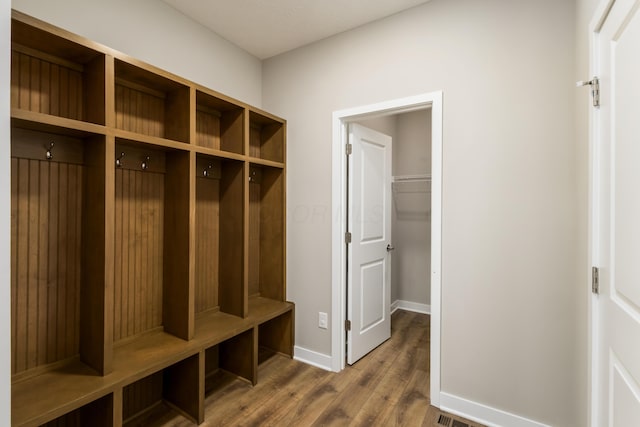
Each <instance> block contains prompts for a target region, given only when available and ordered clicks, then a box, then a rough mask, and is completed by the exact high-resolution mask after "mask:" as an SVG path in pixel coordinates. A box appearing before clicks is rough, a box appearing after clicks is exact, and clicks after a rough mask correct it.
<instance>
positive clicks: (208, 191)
mask: <svg viewBox="0 0 640 427" xmlns="http://www.w3.org/2000/svg"><path fill="white" fill-rule="evenodd" d="M196 198H197V201H196V254H195V255H196V301H195V310H196V314H198V313H201V312H203V311H207V310H214V309H217V308H218V286H219V282H218V278H219V275H218V272H219V265H220V264H219V249H220V227H219V223H220V180H219V179H211V178H204V177H198V178H196Z"/></svg>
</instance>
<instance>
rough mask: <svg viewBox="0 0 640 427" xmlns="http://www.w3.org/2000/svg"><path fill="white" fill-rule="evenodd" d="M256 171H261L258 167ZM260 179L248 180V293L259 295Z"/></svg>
mask: <svg viewBox="0 0 640 427" xmlns="http://www.w3.org/2000/svg"><path fill="white" fill-rule="evenodd" d="M258 171H260V172H261V170H260V169H258ZM260 182H261V181H256V180H252V181H250V182H249V295H250V296H253V295H260V230H261V227H260V211H261V209H260V208H261V200H262V197H261V196H262V195H261V191H260V189H261V187H260Z"/></svg>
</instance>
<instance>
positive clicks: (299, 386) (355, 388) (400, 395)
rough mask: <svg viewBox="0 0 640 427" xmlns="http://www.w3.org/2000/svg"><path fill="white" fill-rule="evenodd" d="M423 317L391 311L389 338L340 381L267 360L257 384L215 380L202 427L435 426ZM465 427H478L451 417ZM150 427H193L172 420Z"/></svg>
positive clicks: (164, 417) (329, 374)
mask: <svg viewBox="0 0 640 427" xmlns="http://www.w3.org/2000/svg"><path fill="white" fill-rule="evenodd" d="M428 354H429V316H427V315H423V314H417V313H411V312H406V311H401V310H398V311H396V312H395V313H394V314H393V316H392V334H391V338H390V339H389V340H388V341H386V342H385V343H383V344H382V345H381V346H379V347H378V348H376V349H375V350H374V351H372V352H371V353H369V354H368V355H367V356H365V357H364V358H363V359H361V360H360V361H358V362H357V363H356V364H355V365H353V366H348V367H347V368H346V369H345V370H343V371H342V372H340V373H334V372H327V371H324V370H322V369H319V368H315V367H312V366H310V365H306V364H304V363H301V362H297V361H295V360H292V359H289V358H285V357H280V356H274V357H272V358H270V359H268V360H267V361H265V362H264V363H262V364H261V365H260V367H259V372H258V375H259V381H258V383H257V384H256V385H255V386H253V387H251V386H250V385H249V384H247V383H246V382H244V381H242V380H238V379H233V378H231V377H229V376H224V375H221V376H219V377H218V378H217V379H218V382H217V383H215V384H210V386H211V388H210V389H209V392H208V394H207V396H206V399H205V421H204V423H203V424H201V426H204V427H209V426H293V425H295V426H363V427H365V426H366V427H368V426H378V425H379V426H387V425H391V426H424V427H442V426H439V425H438V424H437V421H438V416H439V414H441V412H440V411H439V410H437V409H436V408H434V407H432V406H430V405H429V394H428V391H429V374H428V372H429V359H428V357H426V358H425V357H423V355H428ZM447 415H448V416H450V417H451V418H452V419H455V420H459V421H462V422H465V423H466V424H468V425H469V426H470V427H483V426H482V425H480V424H479V423H475V422H471V421H469V420H465V419H462V418H460V417H457V416H453V415H450V414H447ZM153 425H154V426H178V427H181V426H192V425H193V424H192V423H191V422H190V421H188V420H187V419H185V418H183V417H182V416H180V415H179V414H177V413H175V412H169V413H165V414H164V415H162V416H161V417H159V418H158V419H156V420H154V423H153Z"/></svg>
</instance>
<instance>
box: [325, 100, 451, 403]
mask: <svg viewBox="0 0 640 427" xmlns="http://www.w3.org/2000/svg"><path fill="white" fill-rule="evenodd" d="M442 97H443V94H442V91H436V92H429V93H424V94H420V95H415V96H410V97H406V98H399V99H393V100H389V101H383V102H379V103H375V104H369V105H364V106H360V107H354V108H349V109H344V110H339V111H334V113H333V120H332V123H333V138H332V178H331V179H332V183H331V184H332V206H333V207H334V214H335V215H336V217H335V220H334V221H333V226H332V231H331V240H332V251H331V264H332V267H331V269H332V273H331V369H332V370H333V371H334V372H339V371H341V370H342V369H344V367H345V346H344V343H345V342H346V332H345V328H344V325H345V319H346V315H347V314H346V304H345V295H346V286H347V283H346V246H345V241H344V236H345V232H346V230H347V225H346V217H347V215H346V209H347V207H346V180H347V170H346V167H347V162H346V155H345V146H346V143H347V140H348V130H347V127H348V124H349V123H350V122H354V121H357V120H362V119H364V118H367V117H372V116H383V115H391V114H399V113H406V112H410V111H416V110H422V109H426V108H431V123H432V124H431V144H432V145H431V147H432V148H431V150H432V160H431V179H432V181H431V337H430V338H431V350H430V351H431V355H430V356H431V357H430V359H431V362H430V363H431V369H430V371H431V373H430V378H431V383H430V395H431V396H430V398H431V405H433V406H436V407H439V406H440V335H441V330H440V325H441V307H440V304H441V301H440V295H441V286H442V284H441V258H442V124H443V122H442Z"/></svg>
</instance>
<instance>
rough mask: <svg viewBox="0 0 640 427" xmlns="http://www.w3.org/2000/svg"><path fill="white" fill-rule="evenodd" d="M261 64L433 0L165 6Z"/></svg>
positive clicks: (244, 0)
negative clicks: (215, 34) (173, 9)
mask: <svg viewBox="0 0 640 427" xmlns="http://www.w3.org/2000/svg"><path fill="white" fill-rule="evenodd" d="M163 1H164V2H165V3H168V4H169V5H171V6H172V7H174V8H175V9H177V10H179V11H180V12H182V13H183V14H185V15H187V16H188V17H190V18H191V19H193V20H195V21H196V22H199V23H200V24H202V25H204V26H206V27H208V28H210V29H211V30H212V31H214V32H215V33H217V34H218V35H220V36H222V37H224V38H225V39H227V40H229V41H230V42H232V43H233V44H235V45H237V46H239V47H241V48H242V49H244V50H246V51H248V52H249V53H251V54H253V55H254V56H257V57H258V58H260V59H266V58H269V57H271V56H274V55H277V54H279V53H283V52H286V51H288V50H291V49H295V48H297V47H300V46H304V45H306V44H309V43H312V42H314V41H317V40H321V39H323V38H326V37H329V36H332V35H334V34H338V33H341V32H343V31H346V30H350V29H352V28H355V27H358V26H360V25H363V24H366V23H369V22H372V21H376V20H378V19H381V18H384V17H387V16H390V15H393V14H395V13H398V12H401V11H403V10H405V9H409V8H411V7H414V6H417V5H419V4H422V3H426V2H427V1H429V0H163Z"/></svg>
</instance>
